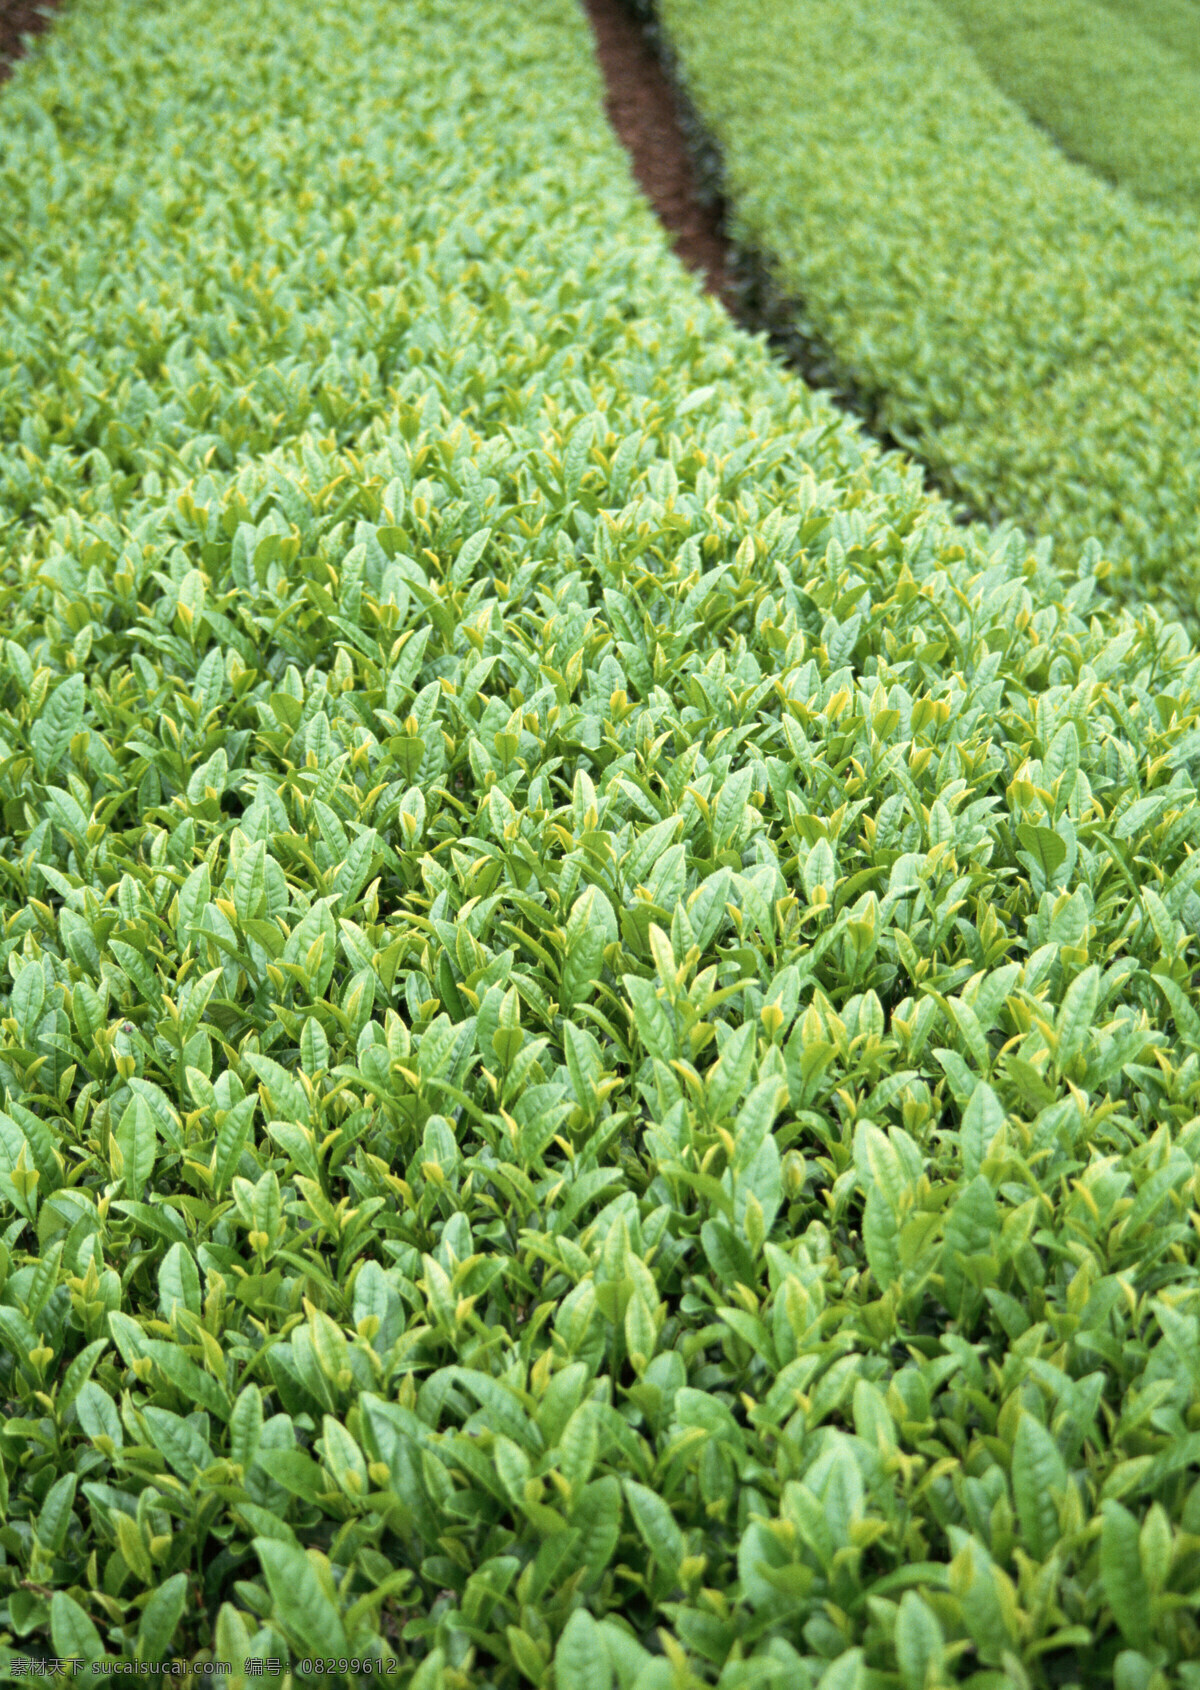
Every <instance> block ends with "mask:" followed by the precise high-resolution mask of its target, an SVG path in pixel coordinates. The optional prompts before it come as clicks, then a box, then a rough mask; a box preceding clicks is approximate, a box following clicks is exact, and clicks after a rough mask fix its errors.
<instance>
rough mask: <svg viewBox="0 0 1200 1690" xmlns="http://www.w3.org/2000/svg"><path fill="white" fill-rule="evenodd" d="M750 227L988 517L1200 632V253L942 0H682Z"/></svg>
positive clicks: (696, 64) (698, 80) (684, 49)
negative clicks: (998, 72)
mask: <svg viewBox="0 0 1200 1690" xmlns="http://www.w3.org/2000/svg"><path fill="white" fill-rule="evenodd" d="M661 15H662V18H663V21H664V24H665V26H666V31H667V35H668V37H669V39H670V41H671V43H672V44H673V47H674V49H675V51H676V52H677V54H678V58H679V63H680V67H681V72H682V74H683V76H684V79H685V81H686V83H687V86H688V88H689V89H690V91H691V93H692V96H693V98H694V100H695V103H696V105H697V106H698V108H699V110H700V112H701V114H702V116H703V117H704V119H705V120H706V122H708V123H709V124H710V125H711V127H712V130H713V133H714V135H715V136H716V138H717V140H718V141H719V143H720V145H721V148H722V151H723V155H724V160H725V167H726V170H727V177H728V186H729V191H730V193H731V197H732V201H733V204H734V207H735V213H736V217H737V230H738V232H739V235H740V238H741V239H742V241H743V244H747V245H750V246H753V247H755V248H757V249H758V250H759V251H762V252H765V253H767V254H768V255H771V256H772V257H773V258H774V260H775V269H776V275H777V281H778V285H779V287H780V289H781V290H782V291H783V292H784V293H785V294H786V295H789V296H791V297H793V298H796V299H799V300H801V301H803V313H804V317H805V320H806V322H807V325H808V328H809V330H810V332H811V333H812V334H814V335H815V337H816V338H818V339H819V340H820V341H821V342H823V343H824V344H825V345H826V346H827V347H829V348H831V349H832V355H833V357H834V359H835V360H836V362H837V364H838V366H839V367H840V370H841V372H842V375H843V376H844V377H848V378H849V379H850V380H851V381H852V382H853V383H854V384H855V385H856V386H857V388H858V389H859V391H860V392H861V393H863V394H864V395H865V397H866V398H867V399H868V400H869V402H870V403H871V405H872V407H873V409H874V412H875V414H876V418H877V420H878V422H879V424H880V425H881V426H882V427H884V428H886V429H887V430H888V431H889V432H890V433H891V434H893V435H894V436H895V437H896V438H898V439H901V440H904V441H907V442H911V443H912V444H913V446H914V448H915V449H917V450H919V451H920V452H921V454H922V456H923V457H924V458H925V459H926V460H927V461H928V462H929V463H930V464H932V465H933V466H934V467H935V469H936V471H937V473H938V474H939V476H940V478H941V479H942V480H943V481H944V482H945V483H946V484H949V485H953V486H954V487H956V488H957V489H958V490H959V492H960V494H961V496H962V497H963V498H965V500H966V501H967V502H968V504H969V505H970V506H971V507H972V508H973V509H975V510H977V511H979V512H981V513H983V514H986V515H989V516H991V517H994V518H998V517H1001V516H1007V517H1010V518H1013V517H1015V518H1018V519H1020V520H1021V521H1023V522H1026V523H1028V524H1029V525H1030V526H1031V527H1034V528H1035V529H1037V530H1038V531H1040V532H1043V533H1046V534H1051V535H1054V536H1055V537H1056V539H1058V540H1060V541H1067V542H1069V543H1072V544H1076V545H1078V544H1082V543H1083V541H1084V540H1085V539H1087V538H1089V537H1091V536H1096V537H1098V538H1099V540H1100V542H1101V545H1102V547H1103V549H1104V551H1105V553H1106V555H1107V556H1108V557H1109V558H1111V561H1112V563H1113V576H1112V579H1113V582H1114V583H1115V584H1116V585H1117V586H1118V587H1119V588H1120V590H1121V591H1123V592H1124V593H1125V595H1126V596H1127V597H1129V598H1131V599H1133V600H1138V601H1144V600H1145V599H1147V598H1152V597H1154V596H1155V595H1159V596H1161V598H1162V599H1163V600H1164V601H1166V602H1168V603H1170V604H1171V605H1173V606H1174V607H1175V609H1176V610H1177V611H1178V613H1179V614H1181V615H1183V616H1184V617H1186V618H1187V620H1188V621H1189V624H1190V625H1191V626H1193V627H1195V626H1196V625H1197V600H1198V587H1200V576H1198V554H1200V536H1198V530H1197V519H1196V512H1197V509H1198V508H1200V368H1198V366H1197V363H1196V359H1195V347H1196V344H1197V340H1198V338H1200V246H1198V245H1197V242H1196V237H1195V231H1194V226H1193V225H1192V224H1190V223H1189V222H1188V221H1186V220H1184V219H1182V218H1178V219H1177V218H1173V217H1171V216H1169V215H1167V214H1166V213H1163V212H1152V211H1151V210H1149V209H1148V208H1145V207H1138V206H1135V205H1134V204H1133V203H1132V202H1131V201H1130V200H1128V199H1127V198H1126V196H1124V195H1123V194H1117V193H1114V192H1113V191H1112V190H1111V189H1110V188H1108V187H1107V186H1105V185H1104V184H1103V183H1100V182H1097V181H1095V180H1094V178H1092V177H1091V176H1090V175H1089V174H1088V173H1086V172H1085V171H1083V170H1082V169H1081V168H1079V167H1078V166H1076V165H1072V164H1070V163H1068V162H1067V161H1066V160H1064V159H1063V158H1062V156H1061V155H1060V154H1059V153H1058V151H1057V149H1056V148H1055V147H1054V146H1053V145H1052V144H1051V143H1050V142H1049V141H1048V140H1046V139H1045V138H1044V137H1043V136H1041V135H1040V134H1039V133H1038V132H1037V131H1036V130H1035V129H1034V128H1033V126H1032V125H1031V124H1030V123H1029V121H1028V119H1027V118H1026V117H1025V116H1024V115H1023V114H1022V113H1020V112H1019V111H1017V110H1016V109H1015V107H1014V106H1012V105H1011V104H1010V102H1009V101H1008V100H1006V99H1005V98H1004V97H1003V96H1002V95H1000V94H999V93H998V92H997V91H996V89H995V88H994V87H993V86H992V85H991V83H990V82H989V81H988V80H987V78H986V77H985V75H984V73H983V71H982V70H981V68H980V67H979V65H978V64H977V63H976V61H975V60H974V58H973V56H972V54H971V53H970V51H969V49H968V48H967V47H966V45H965V44H964V43H963V41H962V39H961V37H960V35H959V33H958V31H957V30H956V29H955V28H954V27H953V26H952V25H951V24H950V23H949V21H948V19H947V17H946V14H945V13H944V11H943V10H942V9H941V7H940V6H939V5H938V4H937V3H936V0H913V3H912V4H911V5H909V6H906V7H904V8H903V9H902V10H898V9H897V8H896V7H894V6H892V5H890V4H889V3H887V0H854V3H853V4H850V5H844V6H832V5H828V4H826V3H825V0H786V3H784V4H778V3H774V0H772V3H767V0H751V3H750V4H748V5H746V6H745V7H741V6H738V7H735V6H734V5H733V4H732V0H716V3H712V0H706V3H705V4H703V5H702V4H700V3H699V0H664V4H663V5H662V7H661Z"/></svg>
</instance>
